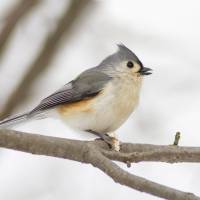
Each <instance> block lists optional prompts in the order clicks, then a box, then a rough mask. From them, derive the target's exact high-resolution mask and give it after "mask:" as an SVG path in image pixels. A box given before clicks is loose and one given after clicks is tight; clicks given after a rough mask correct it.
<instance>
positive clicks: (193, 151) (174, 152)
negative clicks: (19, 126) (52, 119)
mask: <svg viewBox="0 0 200 200" xmlns="http://www.w3.org/2000/svg"><path fill="white" fill-rule="evenodd" d="M0 147H3V148H9V149H14V150H18V151H23V152H27V153H32V154H37V155H46V156H53V157H58V158H65V159H70V160H74V161H79V162H82V163H89V164H92V165H93V166H94V167H97V168H99V169H100V170H102V171H103V172H104V173H106V174H107V175H108V176H110V177H111V178H112V179H113V180H114V181H115V182H117V183H120V184H122V185H126V186H128V187H131V188H133V189H136V190H138V191H141V192H146V193H149V194H152V195H155V196H158V197H162V198H164V199H169V200H171V199H173V200H200V197H197V196H195V195H194V194H192V193H186V192H182V191H179V190H175V189H173V188H170V187H167V186H164V185H161V184H158V183H155V182H152V181H149V180H147V179H144V178H142V177H138V176H135V175H133V174H130V173H128V172H126V171H124V170H123V169H121V168H120V167H119V166H118V165H117V164H115V163H114V162H112V161H111V160H117V161H121V162H126V161H127V160H129V161H130V162H139V161H161V162H170V163H171V162H200V148H199V147H176V146H164V145H163V146H159V145H149V144H130V143H123V144H122V145H121V152H115V151H111V150H110V149H109V147H108V146H107V144H105V143H104V142H102V141H78V140H70V139H64V138H57V137H49V136H42V135H37V134H28V133H22V132H17V131H14V130H0ZM171 157H172V158H171Z"/></svg>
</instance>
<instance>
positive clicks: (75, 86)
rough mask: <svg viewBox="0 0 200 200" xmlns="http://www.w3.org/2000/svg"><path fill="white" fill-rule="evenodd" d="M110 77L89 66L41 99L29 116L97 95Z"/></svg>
mask: <svg viewBox="0 0 200 200" xmlns="http://www.w3.org/2000/svg"><path fill="white" fill-rule="evenodd" d="M110 79H111V77H109V76H108V75H107V74H105V73H103V72H101V71H99V70H98V69H96V68H91V69H89V70H86V71H84V72H83V73H82V74H80V75H79V76H78V77H77V78H76V79H75V80H73V81H71V82H69V83H68V84H66V85H65V86H64V87H62V88H61V89H60V90H58V91H56V92H55V93H53V94H52V95H50V96H48V97H47V98H45V99H43V100H42V101H41V103H40V104H39V105H38V106H37V107H36V108H34V109H33V110H32V111H31V112H30V113H29V116H31V115H35V114H37V113H40V112H43V111H46V110H48V109H52V108H54V107H55V106H58V105H61V104H65V103H73V102H77V101H80V100H83V99H87V98H89V97H92V96H95V95H97V94H98V93H99V92H100V91H101V90H102V89H103V88H104V86H105V84H106V83H107V82H108V81H109V80H110Z"/></svg>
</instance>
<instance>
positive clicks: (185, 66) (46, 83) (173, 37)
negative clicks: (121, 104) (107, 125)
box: [0, 0, 200, 200]
mask: <svg viewBox="0 0 200 200" xmlns="http://www.w3.org/2000/svg"><path fill="white" fill-rule="evenodd" d="M19 2H20V1H17V0H0V31H1V30H3V28H4V26H5V24H6V22H7V18H6V16H7V13H9V11H10V10H11V9H12V8H13V7H14V6H15V5H17V4H18V3H19ZM38 4H39V5H37V6H36V7H35V8H33V9H32V10H31V12H30V13H29V14H28V15H26V17H24V18H23V19H20V20H19V22H18V23H17V24H16V26H15V28H14V30H12V36H11V37H10V39H9V41H8V42H7V45H6V48H5V49H4V53H3V55H2V56H1V55H0V110H3V108H4V106H5V105H6V104H7V102H8V100H9V98H10V96H11V94H12V91H13V90H15V88H16V87H17V85H18V83H19V82H20V80H21V79H22V78H23V76H24V75H25V74H26V72H27V71H28V69H29V68H28V67H29V66H30V64H31V63H32V62H33V61H34V60H35V59H37V57H38V54H40V49H41V47H42V45H43V43H44V41H45V39H46V38H47V37H48V34H49V33H51V32H53V31H54V29H55V28H56V26H57V25H56V24H57V21H59V19H60V17H61V16H62V14H63V13H64V12H65V9H66V6H67V5H68V4H69V2H68V1H67V0H59V1H56V0H41V1H40V2H39V3H38ZM199 8H200V2H199V0H176V1H174V0H168V1H161V0H151V1H148V0H140V1H136V0H123V1H122V0H121V1H119V0H118V1H116V0H93V1H92V2H90V3H89V5H88V7H87V8H86V9H85V11H84V13H83V14H82V16H81V17H80V19H79V20H78V21H77V22H76V23H75V25H74V26H73V27H72V28H71V30H70V31H71V33H70V35H68V36H66V37H63V39H62V41H61V42H59V45H58V46H59V47H58V49H57V51H56V54H55V57H54V58H53V59H52V61H51V62H50V63H49V64H48V68H47V69H46V70H45V71H43V72H41V73H39V74H37V79H36V80H35V81H34V82H33V83H32V85H31V89H30V90H29V93H28V98H27V99H26V101H25V102H23V104H19V106H17V107H16V108H15V109H13V110H12V113H13V114H14V113H19V112H24V111H26V110H28V109H31V108H33V106H35V105H36V104H37V103H38V102H39V101H40V100H41V99H42V98H44V97H45V96H47V95H49V94H50V93H52V92H54V91H55V90H56V89H58V88H59V87H61V86H62V85H64V84H65V83H67V82H69V81H70V80H71V79H73V78H74V77H75V76H76V75H78V74H79V73H80V72H81V71H83V70H85V69H87V68H90V67H93V66H95V65H97V64H98V63H99V62H100V61H101V60H102V59H103V58H104V57H105V56H107V55H109V54H111V53H113V52H114V51H116V48H117V47H116V44H117V43H120V42H122V43H124V44H125V45H126V46H127V47H128V48H130V49H131V50H133V51H134V52H135V53H136V55H138V57H139V58H140V59H141V60H142V62H143V63H144V65H145V66H147V67H150V68H153V70H154V72H153V75H152V76H148V77H146V78H145V81H144V85H143V89H142V94H141V98H140V104H139V107H138V108H137V110H136V111H135V112H134V113H133V115H132V116H131V117H130V118H129V120H128V121H127V122H126V123H125V124H124V125H123V126H122V127H121V128H120V129H119V130H118V131H117V134H118V136H119V139H120V140H121V141H124V142H133V143H151V144H171V143H173V140H174V135H175V132H176V131H180V132H181V140H180V145H185V146H200V133H199V131H200V127H199V112H200V57H199V52H200V51H199V49H200V24H199V19H200V12H199ZM0 48H1V47H0ZM15 129H16V130H21V131H25V132H32V133H38V134H45V135H52V136H60V137H66V138H75V139H83V140H87V139H94V137H92V136H91V135H85V134H83V133H77V132H75V131H73V130H70V129H68V127H66V126H65V125H63V124H62V122H61V121H58V120H55V119H45V120H42V121H34V122H30V123H27V124H24V125H20V126H17V127H15ZM123 167H124V168H126V166H123ZM126 170H128V171H130V172H131V173H134V174H136V175H139V176H142V177H145V178H147V179H151V180H153V181H156V182H159V183H162V184H165V185H168V186H170V187H175V188H176V189H180V190H183V191H188V192H189V191H190V192H193V193H195V194H196V195H200V184H199V178H200V165H199V164H173V165H172V164H165V163H138V164H133V165H132V167H131V168H130V169H126ZM129 198H131V199H143V200H154V199H155V200H156V199H158V198H156V197H153V196H150V195H147V194H144V193H139V192H137V191H134V190H132V189H129V188H127V187H125V186H121V185H119V184H116V183H114V182H113V181H112V180H111V178H109V177H107V176H106V175H104V174H103V173H102V172H101V171H99V170H98V169H95V168H93V167H91V166H89V165H85V164H80V163H77V162H73V161H68V160H62V159H56V158H50V157H45V156H33V155H31V154H26V153H21V152H16V151H11V150H5V149H1V150H0V199H1V200H14V199H15V200H27V199H29V200H53V199H76V200H88V199H97V200H101V199H115V200H120V199H129Z"/></svg>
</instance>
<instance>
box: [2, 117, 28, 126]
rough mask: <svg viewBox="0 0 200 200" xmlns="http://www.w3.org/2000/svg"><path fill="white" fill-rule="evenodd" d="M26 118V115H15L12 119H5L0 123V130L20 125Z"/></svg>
mask: <svg viewBox="0 0 200 200" xmlns="http://www.w3.org/2000/svg"><path fill="white" fill-rule="evenodd" d="M27 118H28V114H22V115H17V116H14V117H9V118H6V119H4V120H2V121H0V129H2V128H7V127H10V126H13V125H15V124H19V123H22V122H24V121H26V120H27Z"/></svg>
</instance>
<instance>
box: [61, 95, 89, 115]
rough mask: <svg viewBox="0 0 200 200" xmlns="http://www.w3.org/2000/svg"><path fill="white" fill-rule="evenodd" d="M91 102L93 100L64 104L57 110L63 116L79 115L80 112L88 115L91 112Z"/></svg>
mask: <svg viewBox="0 0 200 200" xmlns="http://www.w3.org/2000/svg"><path fill="white" fill-rule="evenodd" d="M92 100H93V98H89V99H85V100H81V101H78V102H74V103H66V104H63V105H60V106H58V108H57V109H58V112H59V113H60V114H61V115H64V116H67V115H73V114H76V113H81V112H85V113H89V112H92V111H93V109H92V106H91V105H92Z"/></svg>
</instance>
